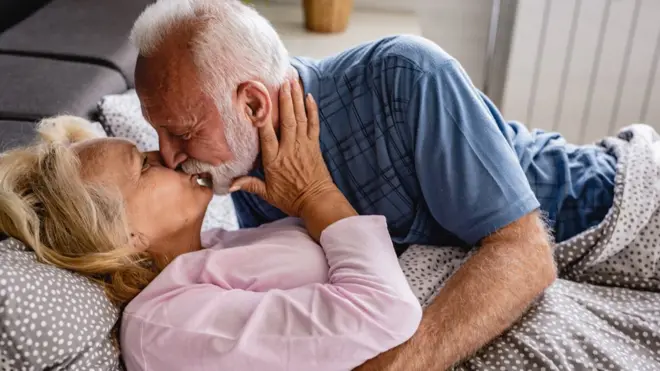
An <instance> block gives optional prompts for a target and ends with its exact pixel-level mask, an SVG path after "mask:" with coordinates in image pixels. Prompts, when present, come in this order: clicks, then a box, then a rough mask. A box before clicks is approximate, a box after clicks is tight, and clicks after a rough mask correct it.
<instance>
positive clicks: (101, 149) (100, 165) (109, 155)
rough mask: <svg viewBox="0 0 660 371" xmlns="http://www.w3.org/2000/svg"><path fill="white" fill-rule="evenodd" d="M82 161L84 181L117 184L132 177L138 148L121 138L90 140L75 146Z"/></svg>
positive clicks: (138, 153) (138, 155) (138, 154)
mask: <svg viewBox="0 0 660 371" xmlns="http://www.w3.org/2000/svg"><path fill="white" fill-rule="evenodd" d="M73 149H74V151H76V153H77V154H78V158H79V159H80V171H81V175H82V177H83V178H84V179H86V180H90V181H102V182H110V183H117V182H120V181H123V180H124V178H127V177H130V176H131V170H132V168H133V166H131V164H133V163H134V162H135V161H136V158H138V157H140V156H141V155H140V152H139V151H138V150H137V147H136V146H135V145H134V144H133V143H131V142H130V141H128V140H125V139H119V138H98V139H90V140H86V141H83V142H80V143H76V144H74V145H73Z"/></svg>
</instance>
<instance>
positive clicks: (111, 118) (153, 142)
mask: <svg viewBox="0 0 660 371" xmlns="http://www.w3.org/2000/svg"><path fill="white" fill-rule="evenodd" d="M98 108H99V121H100V122H101V125H102V126H103V129H104V130H105V131H106V132H107V133H108V135H109V136H114V137H119V138H127V139H130V140H132V141H133V142H135V143H136V145H137V147H138V148H139V149H140V150H141V151H157V150H158V134H156V130H154V128H152V127H151V125H149V123H147V121H146V120H145V119H144V117H143V116H142V111H141V109H140V101H139V100H138V97H137V94H136V93H135V90H129V91H127V92H126V93H123V94H116V95H107V96H105V97H103V99H101V102H99V104H98ZM212 228H223V229H226V230H234V229H238V220H237V219H236V211H235V210H234V203H233V202H232V199H231V197H230V196H214V197H213V199H212V200H211V204H210V205H209V208H208V210H207V212H206V215H205V217H204V223H203V225H202V231H206V230H209V229H212Z"/></svg>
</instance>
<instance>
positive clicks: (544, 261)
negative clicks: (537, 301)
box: [529, 242, 557, 296]
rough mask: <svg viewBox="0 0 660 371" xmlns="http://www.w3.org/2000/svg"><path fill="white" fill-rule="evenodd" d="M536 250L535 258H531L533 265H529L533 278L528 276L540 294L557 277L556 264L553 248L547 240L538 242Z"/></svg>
mask: <svg viewBox="0 0 660 371" xmlns="http://www.w3.org/2000/svg"><path fill="white" fill-rule="evenodd" d="M536 251H537V254H536V255H537V256H536V258H535V259H531V260H533V262H534V266H533V267H530V270H529V271H530V275H531V276H533V278H532V277H530V278H532V282H533V283H534V287H536V289H537V290H538V295H540V294H542V293H543V291H545V289H547V288H548V287H549V286H550V285H552V284H553V283H554V282H555V280H556V279H557V266H556V265H555V259H554V255H553V248H552V246H551V244H550V243H549V242H544V243H540V244H539V246H537V250H536ZM538 295H537V296H538Z"/></svg>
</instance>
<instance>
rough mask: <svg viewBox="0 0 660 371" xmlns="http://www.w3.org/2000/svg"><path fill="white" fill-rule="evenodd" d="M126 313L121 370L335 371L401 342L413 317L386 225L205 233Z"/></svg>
mask: <svg viewBox="0 0 660 371" xmlns="http://www.w3.org/2000/svg"><path fill="white" fill-rule="evenodd" d="M203 245H204V247H205V249H203V250H200V251H196V252H193V253H188V254H184V255H182V256H179V257H178V258H176V259H175V260H174V261H173V262H172V263H171V264H170V265H168V266H167V268H166V269H165V270H164V271H163V272H162V273H161V274H160V275H159V276H158V277H157V278H156V279H155V280H154V281H153V282H152V283H151V284H150V285H149V286H148V287H147V288H146V289H145V290H144V291H143V292H141V293H140V295H138V296H137V298H135V299H134V300H133V301H132V302H131V303H130V304H129V305H128V307H127V308H126V310H125V312H124V315H123V321H122V326H121V344H122V352H123V357H124V361H125V362H126V366H127V367H128V370H129V371H138V370H149V371H167V370H177V371H180V370H183V371H198V370H199V371H202V370H232V371H242V370H255V371H269V370H294V371H326V370H327V371H330V370H332V371H338V370H341V371H345V370H351V369H353V368H355V367H357V366H359V365H361V364H362V363H364V362H365V361H367V360H368V359H370V358H373V357H375V356H377V355H378V354H380V353H382V352H384V351H386V350H388V349H391V348H393V347H395V346H397V345H399V344H401V343H403V342H405V341H406V340H408V339H409V338H410V337H411V336H412V335H413V333H414V332H415V331H416V330H417V327H418V325H419V322H420V320H421V316H422V310H421V308H420V305H419V303H418V301H417V299H416V298H415V296H414V295H413V293H412V291H411V289H410V287H409V286H408V283H407V281H406V279H405V277H404V275H403V273H402V272H401V268H400V267H399V264H398V260H397V258H396V255H395V253H394V249H393V247H392V242H391V240H390V236H389V234H388V232H387V227H386V224H385V218H384V217H380V216H355V217H351V218H347V219H343V220H341V221H338V222H336V223H334V224H333V225H331V226H329V227H328V228H326V230H325V231H324V232H323V234H322V235H321V244H320V245H321V246H319V244H317V243H316V242H314V241H313V240H312V239H311V238H310V237H309V235H308V234H307V231H306V230H305V228H304V227H303V225H302V224H301V222H300V220H299V219H293V218H288V219H284V220H280V221H278V222H274V223H271V224H267V225H263V226H261V227H259V228H253V229H244V230H238V231H223V230H214V231H210V232H206V233H205V234H204V235H203Z"/></svg>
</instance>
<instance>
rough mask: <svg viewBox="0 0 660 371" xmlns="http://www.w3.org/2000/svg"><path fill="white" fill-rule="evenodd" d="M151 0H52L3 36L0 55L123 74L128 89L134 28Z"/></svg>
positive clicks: (133, 57) (131, 80)
mask: <svg viewBox="0 0 660 371" xmlns="http://www.w3.org/2000/svg"><path fill="white" fill-rule="evenodd" d="M151 2H152V1H151V0H94V1H89V0H53V1H52V2H51V3H50V4H48V5H46V6H44V7H43V8H41V9H40V10H38V11H37V12H36V13H34V14H33V15H32V16H31V17H29V18H27V19H26V20H24V21H23V22H21V23H19V24H17V25H15V26H14V27H12V28H10V29H9V30H7V31H6V32H4V33H3V34H1V35H0V51H2V52H4V53H18V54H21V53H30V55H51V56H54V57H56V58H62V57H64V59H69V60H85V61H89V62H93V63H96V64H100V65H105V66H107V67H111V68H114V69H116V70H118V71H121V73H122V75H123V76H124V78H125V79H126V81H127V84H128V85H129V86H132V85H133V69H134V68H135V60H136V58H137V50H135V48H134V47H133V46H132V45H131V44H130V42H129V41H128V36H129V33H130V31H131V27H132V26H133V22H134V21H135V19H136V18H137V17H138V15H139V14H140V12H141V11H142V10H143V9H144V8H145V7H146V6H147V5H148V4H149V3H151Z"/></svg>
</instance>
